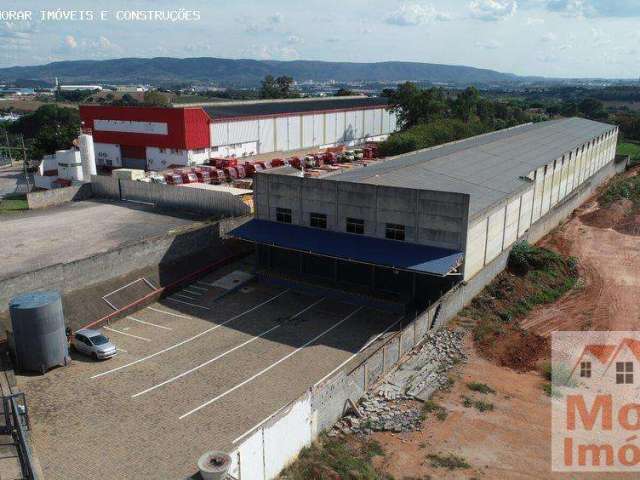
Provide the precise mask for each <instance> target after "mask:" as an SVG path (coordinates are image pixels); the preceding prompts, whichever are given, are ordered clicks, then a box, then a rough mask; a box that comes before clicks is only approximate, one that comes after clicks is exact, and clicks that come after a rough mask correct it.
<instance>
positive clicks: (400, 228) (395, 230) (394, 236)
mask: <svg viewBox="0 0 640 480" xmlns="http://www.w3.org/2000/svg"><path fill="white" fill-rule="evenodd" d="M385 236H386V237H387V238H388V239H390V240H404V225H398V224H396V223H387V228H386V231H385Z"/></svg>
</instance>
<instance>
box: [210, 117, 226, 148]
mask: <svg viewBox="0 0 640 480" xmlns="http://www.w3.org/2000/svg"><path fill="white" fill-rule="evenodd" d="M211 130H212V131H211V145H213V146H218V145H229V124H228V123H227V122H219V123H218V122H216V123H213V124H212V126H211Z"/></svg>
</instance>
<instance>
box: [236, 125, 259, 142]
mask: <svg viewBox="0 0 640 480" xmlns="http://www.w3.org/2000/svg"><path fill="white" fill-rule="evenodd" d="M258 140H259V135H258V120H248V121H244V122H229V143H230V144H232V143H246V142H257V141H258Z"/></svg>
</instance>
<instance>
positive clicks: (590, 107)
mask: <svg viewBox="0 0 640 480" xmlns="http://www.w3.org/2000/svg"><path fill="white" fill-rule="evenodd" d="M578 108H579V109H580V111H581V112H582V113H583V115H584V116H585V117H587V118H602V117H603V116H606V115H607V113H606V112H605V111H604V104H603V103H602V102H601V101H600V100H597V99H595V98H585V99H584V100H582V101H581V102H580V104H579V105H578Z"/></svg>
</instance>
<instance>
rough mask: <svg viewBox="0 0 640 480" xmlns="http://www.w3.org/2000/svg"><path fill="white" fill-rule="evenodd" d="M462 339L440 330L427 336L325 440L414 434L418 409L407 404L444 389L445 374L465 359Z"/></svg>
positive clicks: (456, 333)
mask: <svg viewBox="0 0 640 480" xmlns="http://www.w3.org/2000/svg"><path fill="white" fill-rule="evenodd" d="M463 336H464V333H463V332H461V331H451V330H447V329H444V328H443V329H439V330H437V331H435V332H430V333H429V334H427V335H426V336H425V339H424V341H423V342H422V343H421V344H420V346H418V347H417V348H416V349H414V350H413V351H412V352H410V353H409V354H408V358H406V359H405V361H404V362H403V363H402V364H401V365H400V366H399V367H398V368H397V369H396V370H394V371H392V372H391V373H389V374H388V375H387V378H385V380H384V382H383V383H382V384H381V385H379V386H378V387H377V388H376V389H375V390H374V391H373V392H369V393H366V394H365V396H364V397H363V398H362V400H361V401H360V404H359V406H358V407H357V408H354V409H352V410H351V411H350V413H349V414H348V415H347V416H345V417H344V418H342V419H341V420H340V421H339V422H338V423H337V424H336V425H334V427H333V429H332V430H331V431H330V432H329V436H335V435H338V434H340V433H342V434H345V435H348V434H350V433H364V434H369V433H371V432H379V431H389V432H396V433H401V432H411V431H416V430H418V429H419V428H420V426H421V424H422V416H421V413H420V409H419V406H418V404H416V403H415V402H410V401H408V400H421V401H426V400H428V399H429V398H430V397H431V395H432V394H433V392H435V391H436V390H438V389H441V388H443V387H446V386H447V384H448V383H449V377H448V375H447V373H448V371H449V370H450V369H451V367H453V366H454V365H455V364H456V363H458V362H460V361H463V360H464V359H465V355H464V352H463Z"/></svg>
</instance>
